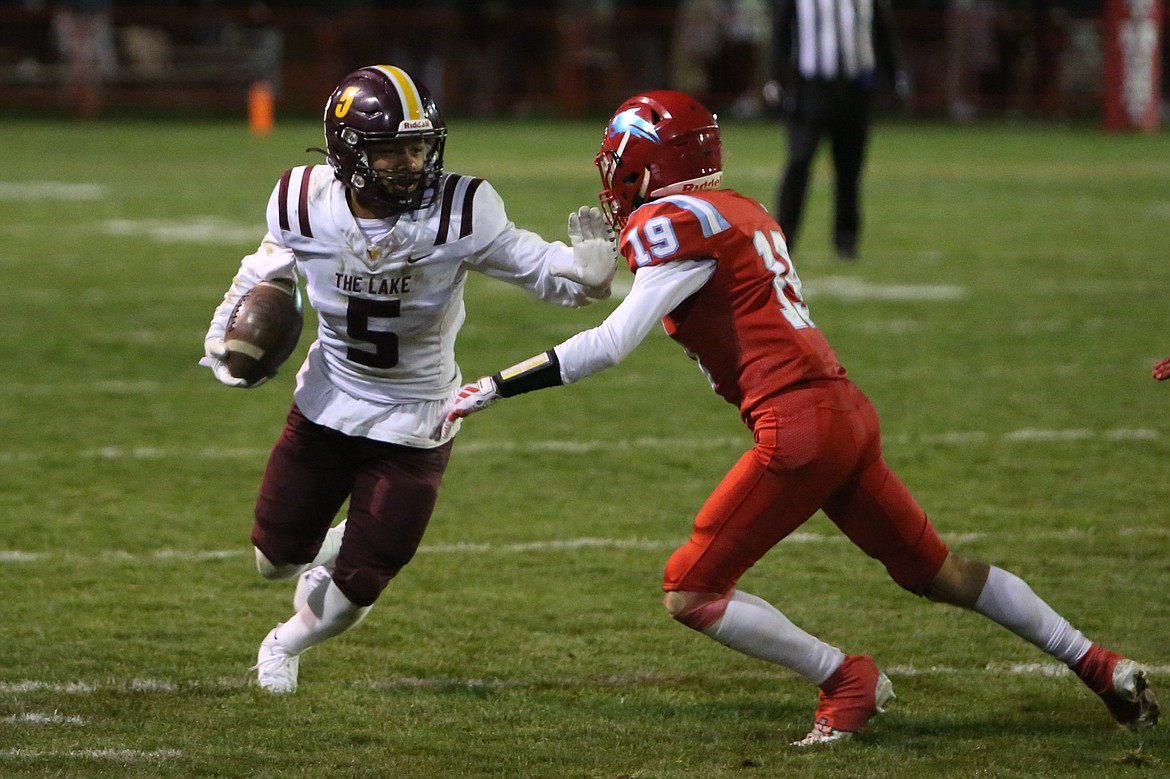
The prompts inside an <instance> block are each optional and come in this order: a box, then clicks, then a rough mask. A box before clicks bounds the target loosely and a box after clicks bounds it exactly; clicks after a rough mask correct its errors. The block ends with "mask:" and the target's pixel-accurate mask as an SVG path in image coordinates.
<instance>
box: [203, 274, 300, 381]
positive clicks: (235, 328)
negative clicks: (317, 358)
mask: <svg viewBox="0 0 1170 779" xmlns="http://www.w3.org/2000/svg"><path fill="white" fill-rule="evenodd" d="M304 323H305V319H304V313H303V310H302V304H301V290H300V287H298V286H297V285H296V283H295V282H293V281H290V280H284V279H279V280H273V281H262V282H260V283H259V284H257V285H256V286H255V287H253V288H252V289H250V290H248V291H247V292H246V293H244V295H243V296H242V297H241V298H240V299H239V300H238V301H237V302H236V306H235V308H233V309H232V313H231V316H230V317H228V323H227V330H226V331H225V332H224V336H223V340H224V346H225V348H226V349H227V357H226V358H225V359H224V363H225V364H226V365H227V367H228V370H229V371H230V372H231V374H232V376H235V377H236V378H237V379H244V380H245V381H247V382H248V383H249V384H255V383H256V382H259V381H262V380H264V379H269V378H272V377H273V376H275V375H276V371H277V370H279V368H280V366H281V365H283V364H284V363H285V361H286V360H287V359H288V358H289V357H290V356H291V355H292V353H293V350H294V349H296V348H297V341H299V340H300V338H301V328H302V327H303V325H304Z"/></svg>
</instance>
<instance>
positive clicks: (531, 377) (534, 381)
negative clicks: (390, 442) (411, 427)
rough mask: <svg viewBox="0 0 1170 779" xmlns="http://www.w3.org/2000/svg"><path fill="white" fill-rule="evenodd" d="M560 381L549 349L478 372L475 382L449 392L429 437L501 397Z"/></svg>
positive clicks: (554, 355) (445, 433)
mask: <svg viewBox="0 0 1170 779" xmlns="http://www.w3.org/2000/svg"><path fill="white" fill-rule="evenodd" d="M563 383H564V381H563V380H562V379H561V363H560V360H559V359H558V357H557V353H556V352H555V351H554V350H552V349H549V350H548V351H547V352H543V353H541V354H538V355H536V356H535V357H530V358H528V359H527V360H525V361H524V362H521V363H517V364H516V365H513V366H512V367H511V368H505V369H504V370H502V371H500V372H499V373H497V374H495V375H494V376H481V377H480V379H479V380H478V381H477V382H475V383H474V384H465V385H464V386H462V387H460V388H459V389H457V390H455V391H454V392H452V393H451V397H449V398H447V403H446V404H445V405H444V406H443V411H442V413H441V414H440V415H439V422H438V424H436V425H435V427H434V429H433V430H431V438H432V439H434V440H436V441H442V440H445V439H446V438H448V437H449V436H450V435H451V426H452V425H454V424H455V422H457V421H458V420H460V419H463V418H464V417H468V416H471V415H472V414H474V413H476V412H477V411H483V410H484V409H485V408H487V407H488V406H490V405H492V404H493V403H495V402H496V401H497V400H499V399H500V398H510V397H512V396H513V395H522V394H524V393H525V392H532V391H533V390H538V389H544V388H545V387H559V386H560V385H561V384H563Z"/></svg>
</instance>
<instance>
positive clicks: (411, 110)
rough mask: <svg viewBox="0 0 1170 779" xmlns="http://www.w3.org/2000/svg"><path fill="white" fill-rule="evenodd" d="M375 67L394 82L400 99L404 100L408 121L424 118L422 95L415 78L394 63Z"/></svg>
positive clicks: (405, 116) (403, 107) (403, 111)
mask: <svg viewBox="0 0 1170 779" xmlns="http://www.w3.org/2000/svg"><path fill="white" fill-rule="evenodd" d="M374 69H375V70H380V71H381V72H382V73H383V74H385V75H386V76H387V77H388V78H389V79H390V81H392V82H393V83H394V88H395V89H396V90H398V99H399V100H401V101H402V116H403V117H404V118H405V119H406V120H408V121H409V120H412V119H413V120H418V119H422V118H423V115H422V96H421V95H419V92H418V87H417V86H415V84H414V79H412V78H411V77H410V75H409V74H408V73H407V72H406V71H405V70H403V69H402V68H396V67H394V66H393V65H375V66H374Z"/></svg>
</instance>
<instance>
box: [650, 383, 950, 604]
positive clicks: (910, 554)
mask: <svg viewBox="0 0 1170 779" xmlns="http://www.w3.org/2000/svg"><path fill="white" fill-rule="evenodd" d="M752 428H753V432H754V436H755V440H756V445H755V447H754V448H753V449H752V450H751V451H749V452H747V453H745V454H744V455H743V457H741V458H740V460H739V462H737V463H736V464H735V467H734V468H732V469H731V472H730V473H728V474H727V476H725V477H724V478H723V481H722V482H720V484H719V486H718V487H716V488H715V491H714V492H713V493H712V494H711V496H710V497H709V498H708V499H707V501H706V503H704V505H703V507H702V509H700V510H699V514H698V516H697V517H696V518H695V528H694V532H693V533H692V534H691V537H690V540H689V541H687V543H686V544H685V545H683V546H682V547H680V548H679V549H678V550H677V551H675V553H674V554H673V555H672V556H671V558H670V561H669V562H668V563H667V565H666V574H665V578H664V583H663V589H664V590H666V591H675V590H681V591H687V592H705V593H720V594H723V593H727V592H730V591H731V589H732V588H733V587H734V586H735V584H736V582H737V581H739V578H740V576H742V575H743V573H744V572H745V571H747V570H748V569H749V568H751V567H752V566H753V565H754V564H755V563H756V561H757V560H759V559H760V558H761V557H763V556H764V554H765V553H767V552H768V550H769V549H771V548H772V547H773V546H775V545H776V544H778V543H779V542H780V541H781V540H783V539H784V538H785V537H786V536H788V535H789V534H791V533H792V532H793V531H795V530H796V529H797V528H799V527H800V526H801V525H802V524H804V522H805V521H807V520H808V519H809V517H811V516H812V515H813V514H815V513H816V512H817V510H819V509H823V510H824V512H825V514H826V515H827V516H828V517H829V518H830V519H831V520H832V521H833V522H834V523H835V524H836V525H837V527H839V528H840V529H841V531H842V532H844V533H845V535H846V536H848V537H849V540H851V541H852V542H853V543H854V544H856V545H857V546H858V547H860V548H861V549H862V550H863V551H864V552H865V553H866V554H868V555H869V556H870V557H873V558H875V559H877V560H879V561H881V562H882V564H884V565H885V567H886V570H887V571H888V572H889V574H890V576H891V577H892V578H893V579H894V581H896V582H897V583H898V584H899V585H901V586H902V587H904V588H906V589H907V590H910V591H911V592H914V593H916V594H919V595H921V594H922V593H924V592H925V590H926V588H927V586H928V585H929V584H930V582H931V581H933V580H934V577H935V576H936V575H937V574H938V572H939V569H940V568H942V564H943V562H944V561H945V560H946V557H947V546H946V544H944V543H943V541H942V539H940V538H939V537H938V534H937V533H936V532H935V530H934V527H933V526H932V525H931V523H930V520H929V519H928V518H927V516H926V512H924V511H923V510H922V509H921V508H920V507H919V506H918V504H917V502H915V500H914V498H913V496H912V495H911V494H910V491H909V490H907V489H906V486H905V485H904V484H902V482H901V480H900V479H898V477H897V476H896V475H895V474H894V472H893V471H891V470H890V468H889V466H888V465H886V462H885V460H884V459H883V457H882V450H881V434H880V429H879V425H878V418H877V412H876V411H874V408H873V405H872V404H871V403H870V402H869V399H868V398H866V397H865V395H864V394H863V393H862V392H861V390H859V389H858V388H857V387H856V385H854V384H853V383H852V382H849V381H826V382H818V383H816V384H815V385H813V386H809V387H805V388H801V389H798V390H793V391H791V392H787V393H785V394H783V395H781V396H779V397H777V398H774V399H772V400H771V401H769V402H768V403H766V404H764V405H762V406H761V407H760V408H759V409H757V411H756V412H755V413H754V414H753V416H752Z"/></svg>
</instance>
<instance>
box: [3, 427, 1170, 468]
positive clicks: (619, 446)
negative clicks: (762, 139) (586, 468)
mask: <svg viewBox="0 0 1170 779" xmlns="http://www.w3.org/2000/svg"><path fill="white" fill-rule="evenodd" d="M1162 435H1163V434H1162V431H1160V430H1155V429H1153V428H1112V429H1106V430H1093V429H1090V428H1073V429H1069V430H1048V429H1044V428H1021V429H1019V430H1009V431H1006V432H1003V433H989V432H987V431H984V430H956V431H951V432H942V433H925V434H922V435H913V434H909V433H901V434H899V433H895V434H891V435H885V436H883V438H884V440H885V441H887V442H890V443H899V444H919V445H923V446H964V445H967V444H979V443H1009V444H1019V443H1056V444H1062V443H1067V442H1069V441H1114V442H1118V443H1126V442H1140V441H1156V440H1159V439H1161V438H1162ZM750 443H751V439H750V438H749V437H748V435H747V432H746V431H745V432H744V435H742V436H711V437H710V438H657V437H643V438H632V439H629V440H625V441H609V440H598V439H593V440H588V439H586V440H580V441H553V440H542V441H467V442H465V443H457V444H456V447H455V451H456V453H458V452H468V453H473V454H474V453H476V452H517V453H547V454H572V455H576V454H588V453H592V452H628V451H633V450H642V449H663V450H672V451H692V452H693V451H703V450H709V449H743V450H746V449H747V448H748V446H750ZM269 451H270V450H269V449H268V448H260V447H251V446H241V447H206V448H202V449H190V448H183V447H166V446H131V447H124V446H99V447H90V448H86V449H77V450H75V451H66V452H52V453H49V452H27V451H23V452H22V451H7V452H4V451H0V463H19V462H40V461H42V460H58V459H62V458H66V459H78V460H168V459H179V458H181V459H186V460H189V459H192V458H195V459H201V460H223V459H237V458H239V459H251V458H266V457H267V456H268V453H269Z"/></svg>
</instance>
